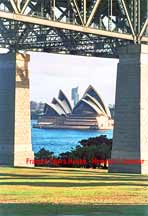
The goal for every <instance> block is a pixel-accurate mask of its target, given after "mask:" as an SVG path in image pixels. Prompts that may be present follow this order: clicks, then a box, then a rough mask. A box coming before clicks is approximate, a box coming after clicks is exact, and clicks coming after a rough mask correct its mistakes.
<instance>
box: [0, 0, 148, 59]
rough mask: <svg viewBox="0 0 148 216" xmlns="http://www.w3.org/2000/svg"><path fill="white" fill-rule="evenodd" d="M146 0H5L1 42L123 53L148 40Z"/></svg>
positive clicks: (0, 5) (1, 1) (0, 8)
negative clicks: (125, 48) (121, 49)
mask: <svg viewBox="0 0 148 216" xmlns="http://www.w3.org/2000/svg"><path fill="white" fill-rule="evenodd" d="M146 7H147V0H105V1H104V0H42V1H41V0H10V1H8V0H0V47H3V48H4V47H5V48H8V49H10V50H16V51H18V50H32V51H42V52H52V53H61V52H62V53H66V54H73V55H86V56H99V57H113V58H117V57H118V52H117V48H118V47H119V46H126V45H129V44H132V43H147V42H148V37H147V33H148V31H147V24H148V20H147V9H146Z"/></svg>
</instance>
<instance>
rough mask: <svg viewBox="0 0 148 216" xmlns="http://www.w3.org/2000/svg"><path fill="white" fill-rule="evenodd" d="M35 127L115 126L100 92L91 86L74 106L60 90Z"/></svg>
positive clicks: (79, 127) (103, 128)
mask: <svg viewBox="0 0 148 216" xmlns="http://www.w3.org/2000/svg"><path fill="white" fill-rule="evenodd" d="M35 127H38V128H63V129H96V130H108V129H112V128H113V120H112V118H111V114H110V110H109V108H108V107H107V106H106V105H105V103H104V102H103V100H102V98H101V97H100V95H99V94H98V92H97V91H96V90H95V89H94V88H93V87H92V86H89V87H88V88H87V90H86V92H85V93H84V95H83V97H82V98H81V99H80V100H79V102H78V103H77V104H76V105H75V106H74V108H72V106H71V104H70V102H69V100H68V98H67V97H66V95H65V94H64V93H63V92H62V91H61V90H60V91H59V95H58V98H53V100H52V102H51V103H50V104H45V108H44V114H43V116H41V117H40V118H39V119H38V123H37V125H35Z"/></svg>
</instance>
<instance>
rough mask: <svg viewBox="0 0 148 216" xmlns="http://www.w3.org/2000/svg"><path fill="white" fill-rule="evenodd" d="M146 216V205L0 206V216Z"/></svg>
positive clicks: (21, 204)
mask: <svg viewBox="0 0 148 216" xmlns="http://www.w3.org/2000/svg"><path fill="white" fill-rule="evenodd" d="M4 215H5V216H54V215H59V216H63V215H83V216H85V215H86V216H88V215H89V216H99V215H101V216H147V215H148V206H146V205H68V204H60V205H55V204H43V203H40V204H32V203H30V204H26V203H25V204H23V203H20V204H0V216H4Z"/></svg>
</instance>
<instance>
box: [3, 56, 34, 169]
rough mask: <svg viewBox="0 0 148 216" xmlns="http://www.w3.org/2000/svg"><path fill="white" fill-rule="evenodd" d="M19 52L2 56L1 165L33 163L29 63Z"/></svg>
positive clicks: (28, 58)
mask: <svg viewBox="0 0 148 216" xmlns="http://www.w3.org/2000/svg"><path fill="white" fill-rule="evenodd" d="M29 60H30V56H29V55H27V54H20V53H8V54H1V55H0V165H11V166H32V165H31V164H26V158H30V159H34V154H33V152H32V145H31V128H30V124H31V123H30V98H29V73H28V62H29Z"/></svg>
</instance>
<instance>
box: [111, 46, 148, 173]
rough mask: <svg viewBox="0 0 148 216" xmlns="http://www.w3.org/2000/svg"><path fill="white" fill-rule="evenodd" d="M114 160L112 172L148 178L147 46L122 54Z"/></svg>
mask: <svg viewBox="0 0 148 216" xmlns="http://www.w3.org/2000/svg"><path fill="white" fill-rule="evenodd" d="M111 159H112V160H111V163H112V164H110V165H109V172H125V173H141V174H148V163H147V162H148V46H147V45H129V46H127V47H123V48H120V50H119V63H118V71H117V84H116V102H115V127H114V134H113V148H112V155H111ZM141 160H144V162H142V161H141ZM138 163H139V164H138Z"/></svg>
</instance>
